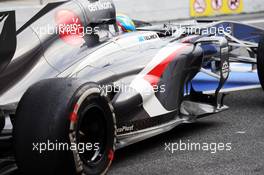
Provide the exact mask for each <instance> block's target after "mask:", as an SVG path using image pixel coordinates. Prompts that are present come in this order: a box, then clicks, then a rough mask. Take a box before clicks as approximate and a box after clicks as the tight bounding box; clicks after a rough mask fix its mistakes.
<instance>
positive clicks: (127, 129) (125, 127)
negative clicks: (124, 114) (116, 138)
mask: <svg viewBox="0 0 264 175" xmlns="http://www.w3.org/2000/svg"><path fill="white" fill-rule="evenodd" d="M133 130H134V125H131V126H122V127H121V128H117V133H122V132H130V131H133Z"/></svg>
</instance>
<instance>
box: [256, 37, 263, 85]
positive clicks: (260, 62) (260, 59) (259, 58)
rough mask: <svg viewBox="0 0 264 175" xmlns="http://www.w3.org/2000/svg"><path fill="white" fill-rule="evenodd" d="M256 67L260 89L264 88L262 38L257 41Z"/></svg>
mask: <svg viewBox="0 0 264 175" xmlns="http://www.w3.org/2000/svg"><path fill="white" fill-rule="evenodd" d="M257 69H258V77H259V81H260V84H261V86H262V89H263V90H264V38H262V39H261V40H260V42H259V46H258V51H257Z"/></svg>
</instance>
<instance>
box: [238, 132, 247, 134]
mask: <svg viewBox="0 0 264 175" xmlns="http://www.w3.org/2000/svg"><path fill="white" fill-rule="evenodd" d="M245 133H246V131H237V132H236V134H245Z"/></svg>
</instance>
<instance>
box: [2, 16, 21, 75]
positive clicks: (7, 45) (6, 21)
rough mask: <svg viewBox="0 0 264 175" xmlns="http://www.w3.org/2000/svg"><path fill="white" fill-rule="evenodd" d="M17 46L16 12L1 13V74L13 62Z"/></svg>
mask: <svg viewBox="0 0 264 175" xmlns="http://www.w3.org/2000/svg"><path fill="white" fill-rule="evenodd" d="M16 45H17V39H16V17H15V11H6V12H0V73H1V72H2V71H3V70H4V69H5V68H6V67H7V66H8V64H9V62H10V61H11V60H12V58H13V56H14V54H15V51H16Z"/></svg>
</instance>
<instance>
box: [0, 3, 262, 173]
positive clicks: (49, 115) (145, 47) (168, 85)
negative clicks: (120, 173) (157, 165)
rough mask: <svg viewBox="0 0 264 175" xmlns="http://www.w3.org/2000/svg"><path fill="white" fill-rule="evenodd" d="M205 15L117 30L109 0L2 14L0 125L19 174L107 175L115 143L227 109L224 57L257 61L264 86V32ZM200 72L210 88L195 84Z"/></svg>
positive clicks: (227, 69)
mask: <svg viewBox="0 0 264 175" xmlns="http://www.w3.org/2000/svg"><path fill="white" fill-rule="evenodd" d="M204 22H205V21H198V22H197V23H195V24H191V25H180V24H171V23H168V24H164V25H149V24H148V23H144V22H139V21H134V23H135V24H136V27H135V28H136V30H134V29H132V30H131V31H132V32H125V30H124V29H125V27H124V26H121V27H120V25H119V21H117V17H116V11H115V7H114V4H113V3H112V1H111V0H74V1H67V2H59V3H53V4H49V5H47V6H46V7H44V8H43V9H42V10H41V11H40V12H39V13H37V14H36V15H35V16H34V17H33V18H31V19H30V20H29V21H28V22H27V23H25V24H24V25H23V26H22V27H21V28H19V29H18V30H16V22H15V12H13V11H9V12H1V13H0V24H1V25H0V32H1V36H0V73H1V74H0V109H1V110H0V111H1V113H0V121H1V130H2V132H3V133H4V134H7V133H6V124H5V123H6V122H5V121H8V120H9V119H11V123H12V125H13V129H12V130H13V132H12V133H13V134H12V137H13V144H14V150H15V158H16V163H17V166H18V168H19V171H20V173H22V174H45V175H48V174H71V175H72V174H104V173H106V171H107V170H108V168H109V166H110V164H111V162H112V160H113V156H114V151H115V150H116V149H119V148H122V147H125V146H127V145H130V144H133V143H135V142H139V141H141V140H144V139H147V138H149V137H152V136H155V135H157V134H160V133H163V132H166V131H169V130H170V129H172V128H174V127H175V126H177V125H179V124H181V123H189V122H194V121H195V120H196V119H198V118H201V117H204V116H207V115H210V114H214V113H218V112H221V111H223V110H225V109H227V108H228V107H227V106H225V105H224V104H223V99H224V94H223V93H221V89H222V88H223V87H224V85H225V83H226V80H228V77H229V73H230V63H231V62H236V63H245V64H250V65H252V69H255V68H257V70H258V76H259V80H260V83H261V85H262V86H263V87H264V40H263V39H262V36H263V34H264V31H263V30H262V29H260V28H257V27H253V26H250V25H245V24H241V23H237V22H226V21H218V22H213V21H212V22H210V23H208V21H207V22H206V23H204ZM129 24H133V21H130V23H129ZM120 29H121V30H123V32H121V30H120ZM240 49H242V50H245V51H246V53H245V55H243V56H242V55H241V54H239V53H241V52H240V51H239V52H237V50H240ZM200 72H203V73H205V74H207V75H209V76H211V77H213V78H214V79H216V80H217V87H216V88H215V89H214V93H212V94H210V93H209V94H207V93H204V92H203V91H199V89H197V88H196V87H194V86H193V80H194V77H195V76H196V75H197V74H198V73H200Z"/></svg>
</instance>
